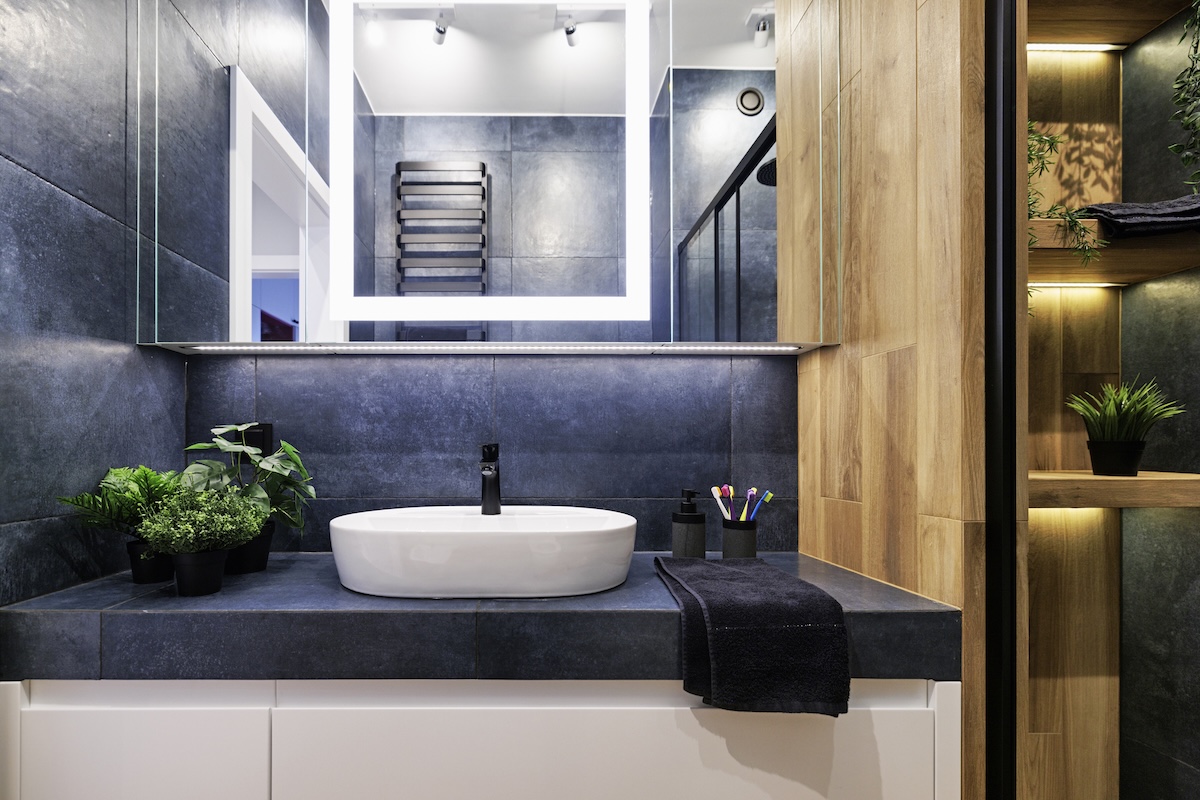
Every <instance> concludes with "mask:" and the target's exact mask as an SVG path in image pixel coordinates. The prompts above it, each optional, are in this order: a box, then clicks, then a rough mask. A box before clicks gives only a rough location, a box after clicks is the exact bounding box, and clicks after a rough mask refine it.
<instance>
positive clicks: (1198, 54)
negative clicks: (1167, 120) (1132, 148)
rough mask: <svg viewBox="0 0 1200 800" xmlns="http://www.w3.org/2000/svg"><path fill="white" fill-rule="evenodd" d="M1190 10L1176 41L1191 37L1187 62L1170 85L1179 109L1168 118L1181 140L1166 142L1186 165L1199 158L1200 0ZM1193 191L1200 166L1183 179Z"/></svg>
mask: <svg viewBox="0 0 1200 800" xmlns="http://www.w3.org/2000/svg"><path fill="white" fill-rule="evenodd" d="M1191 7H1192V13H1191V14H1189V15H1188V18H1187V19H1186V20H1185V21H1184V23H1183V36H1182V37H1180V39H1179V41H1181V42H1182V41H1183V40H1184V39H1187V38H1188V37H1189V36H1190V37H1191V38H1192V42H1191V46H1190V47H1189V48H1188V63H1187V66H1186V67H1184V68H1183V70H1182V71H1181V72H1180V73H1179V75H1178V76H1176V78H1175V82H1174V83H1173V84H1172V85H1171V88H1172V89H1173V90H1174V94H1172V95H1171V102H1172V103H1174V104H1175V105H1176V106H1178V107H1179V110H1178V111H1176V112H1175V113H1174V114H1172V115H1171V119H1172V120H1174V121H1175V122H1178V123H1179V124H1180V125H1181V126H1182V127H1183V135H1184V139H1183V141H1182V142H1179V143H1177V144H1173V145H1170V146H1168V148H1167V149H1168V150H1170V151H1171V152H1172V153H1174V154H1175V155H1177V156H1179V160H1180V161H1181V162H1182V163H1183V165H1184V166H1185V167H1190V166H1192V165H1193V164H1195V163H1197V162H1200V0H1192V3H1191ZM1184 183H1185V184H1186V185H1188V186H1191V187H1192V191H1193V192H1196V191H1197V190H1198V188H1200V170H1196V171H1195V172H1193V173H1192V174H1191V176H1190V177H1189V178H1188V179H1187V180H1185V181H1184Z"/></svg>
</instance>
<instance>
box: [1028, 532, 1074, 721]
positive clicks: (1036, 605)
mask: <svg viewBox="0 0 1200 800" xmlns="http://www.w3.org/2000/svg"><path fill="white" fill-rule="evenodd" d="M1032 522H1035V523H1036V524H1031V528H1030V531H1031V534H1030V537H1029V550H1028V558H1029V662H1028V667H1027V669H1028V674H1029V701H1028V702H1029V718H1028V725H1029V727H1028V728H1027V729H1026V730H1025V731H1023V732H1024V733H1062V732H1063V716H1064V702H1065V701H1064V698H1063V692H1064V683H1063V679H1064V677H1065V670H1064V666H1063V660H1064V659H1065V657H1066V648H1065V647H1063V642H1064V641H1065V640H1066V637H1067V636H1068V635H1069V634H1070V633H1071V631H1070V630H1069V629H1068V628H1067V620H1066V618H1065V611H1066V609H1065V603H1066V602H1067V601H1068V600H1069V598H1068V597H1067V595H1066V591H1067V587H1066V585H1065V584H1064V582H1063V578H1064V574H1065V573H1066V565H1065V563H1064V562H1065V559H1066V543H1065V542H1064V537H1066V536H1067V535H1069V534H1070V531H1068V530H1064V528H1063V526H1062V525H1061V524H1057V525H1056V524H1054V523H1055V522H1056V521H1055V520H1052V519H1051V520H1047V519H1046V518H1045V517H1044V516H1041V515H1035V518H1034V520H1033V521H1032Z"/></svg>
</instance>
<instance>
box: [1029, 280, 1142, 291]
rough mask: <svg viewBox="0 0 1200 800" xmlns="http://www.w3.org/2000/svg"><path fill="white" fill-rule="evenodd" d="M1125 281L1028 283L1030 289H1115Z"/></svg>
mask: <svg viewBox="0 0 1200 800" xmlns="http://www.w3.org/2000/svg"><path fill="white" fill-rule="evenodd" d="M1128 285H1129V284H1127V283H1078V282H1073V281H1038V282H1036V283H1031V284H1029V288H1030V289H1116V288H1120V287H1123V286H1128Z"/></svg>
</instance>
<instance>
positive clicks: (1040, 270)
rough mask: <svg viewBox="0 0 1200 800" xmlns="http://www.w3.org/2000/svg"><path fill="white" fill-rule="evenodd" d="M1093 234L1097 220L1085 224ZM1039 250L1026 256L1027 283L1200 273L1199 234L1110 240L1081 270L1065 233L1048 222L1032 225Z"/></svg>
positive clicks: (1123, 280)
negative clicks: (1193, 270)
mask: <svg viewBox="0 0 1200 800" xmlns="http://www.w3.org/2000/svg"><path fill="white" fill-rule="evenodd" d="M1084 224H1085V225H1087V226H1088V227H1089V228H1091V229H1092V231H1095V230H1096V229H1097V226H1098V225H1099V223H1098V222H1096V220H1087V221H1085V223H1084ZM1029 228H1030V231H1031V232H1032V233H1033V235H1034V236H1036V237H1037V244H1036V245H1035V246H1034V247H1033V248H1032V249H1031V250H1030V251H1029V282H1030V283H1116V284H1130V283H1140V282H1141V281H1148V280H1152V279H1154V278H1161V277H1163V276H1164V275H1171V274H1173V273H1176V272H1182V271H1184V270H1187V269H1192V268H1194V267H1200V231H1186V232H1183V233H1171V234H1163V235H1159V236H1135V237H1131V238H1126V239H1111V240H1109V243H1108V244H1107V245H1106V246H1104V247H1102V248H1101V249H1100V255H1099V257H1097V258H1094V259H1092V261H1091V262H1090V263H1088V264H1087V265H1084V264H1082V263H1081V262H1080V260H1079V256H1078V255H1076V254H1075V252H1074V251H1072V250H1071V249H1070V247H1069V246H1068V245H1067V244H1066V229H1065V228H1064V226H1063V224H1062V223H1061V222H1058V221H1057V220H1052V219H1032V220H1030V221H1029Z"/></svg>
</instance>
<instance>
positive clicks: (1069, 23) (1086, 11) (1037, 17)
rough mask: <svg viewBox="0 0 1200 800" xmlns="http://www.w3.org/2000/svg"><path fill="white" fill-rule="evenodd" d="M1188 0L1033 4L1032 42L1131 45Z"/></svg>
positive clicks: (1041, 0)
mask: <svg viewBox="0 0 1200 800" xmlns="http://www.w3.org/2000/svg"><path fill="white" fill-rule="evenodd" d="M1187 6H1188V2H1187V0H1136V2H1135V0H1029V41H1031V42H1079V43H1088V44H1131V43H1133V42H1136V41H1137V40H1138V39H1140V38H1142V37H1143V36H1145V35H1146V34H1147V33H1149V32H1150V31H1152V30H1154V29H1155V28H1156V27H1158V26H1159V24H1161V23H1162V22H1163V21H1164V20H1167V19H1170V18H1171V17H1173V16H1175V15H1176V14H1177V13H1179V12H1180V11H1182V10H1183V9H1185V8H1187Z"/></svg>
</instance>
